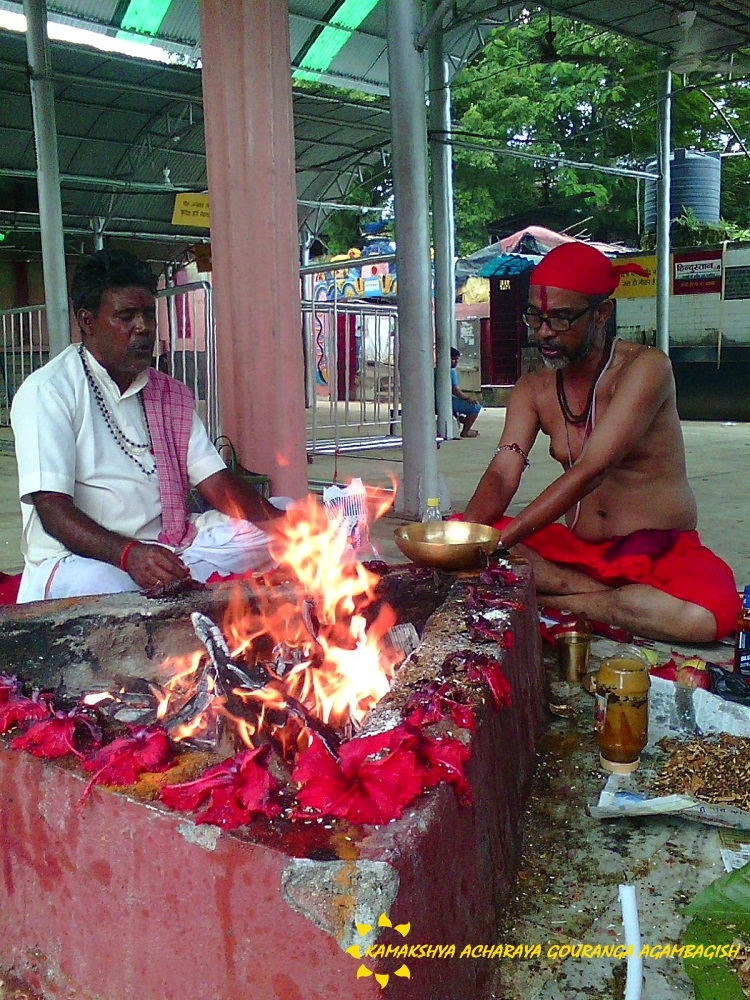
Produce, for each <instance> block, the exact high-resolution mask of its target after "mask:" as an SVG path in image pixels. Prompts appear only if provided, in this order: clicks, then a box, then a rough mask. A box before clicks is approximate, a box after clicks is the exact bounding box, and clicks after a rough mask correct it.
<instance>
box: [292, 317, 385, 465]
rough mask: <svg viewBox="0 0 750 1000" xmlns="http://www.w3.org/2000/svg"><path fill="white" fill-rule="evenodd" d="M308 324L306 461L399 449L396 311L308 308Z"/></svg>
mask: <svg viewBox="0 0 750 1000" xmlns="http://www.w3.org/2000/svg"><path fill="white" fill-rule="evenodd" d="M302 317H303V330H304V336H305V360H306V377H307V384H306V401H307V414H308V417H307V451H308V454H309V455H326V454H338V453H341V452H346V451H359V450H364V449H376V448H392V447H398V446H399V445H400V444H401V405H400V387H399V380H398V349H399V339H398V313H397V309H396V306H395V305H381V304H375V303H368V302H366V301H352V300H350V299H341V298H334V299H333V301H310V300H303V302H302Z"/></svg>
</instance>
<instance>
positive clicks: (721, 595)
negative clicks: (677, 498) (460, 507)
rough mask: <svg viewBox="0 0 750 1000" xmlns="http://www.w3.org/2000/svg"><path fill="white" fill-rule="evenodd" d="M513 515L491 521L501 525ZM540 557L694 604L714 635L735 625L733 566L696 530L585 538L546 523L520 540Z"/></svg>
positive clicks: (720, 636)
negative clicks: (708, 618)
mask: <svg viewBox="0 0 750 1000" xmlns="http://www.w3.org/2000/svg"><path fill="white" fill-rule="evenodd" d="M512 520H513V518H511V517H503V518H501V519H500V520H499V521H498V522H497V523H496V524H495V525H494V527H495V528H498V529H500V530H502V528H504V527H505V526H506V525H508V524H509V523H510V522H511V521H512ZM523 544H524V545H528V547H529V548H530V549H533V550H534V552H537V553H538V554H539V555H540V556H542V557H543V558H544V559H549V560H550V562H555V563H558V564H559V565H561V566H571V567H572V568H573V569H579V570H581V572H583V573H585V574H586V575H587V576H590V577H591V578H592V580H597V581H598V582H599V583H603V584H605V585H606V586H609V587H622V586H625V584H628V583H642V584H645V585H646V586H649V587H655V588H656V590H662V591H664V593H665V594H671V596H672V597H676V598H677V599H678V600H680V601H687V602H688V603H690V604H697V605H699V606H700V607H702V608H705V609H706V610H707V611H710V612H711V614H712V615H713V616H714V618H715V619H716V628H717V635H716V638H717V639H723V638H724V636H727V635H730V634H731V633H732V632H733V631H734V628H735V625H736V624H737V615H738V614H739V613H740V599H739V596H738V594H737V584H736V582H735V579H734V574H733V573H732V570H731V569H730V568H729V566H727V564H726V563H725V562H724V561H723V560H722V559H719V557H718V556H717V555H714V553H713V552H712V551H711V550H710V549H707V548H706V547H705V545H702V544H701V540H700V536H699V535H698V532H697V531H676V530H672V531H658V530H651V529H644V530H642V531H634V532H633V533H632V534H631V535H626V536H624V537H623V538H610V539H608V540H607V541H605V542H585V541H583V540H582V539H581V538H578V537H577V536H576V535H574V534H573V532H572V531H571V530H570V529H569V528H567V527H566V526H565V525H564V524H550V525H548V526H547V527H546V528H542V529H541V530H540V531H536V532H534V534H533V535H529V537H528V538H525V539H524V540H523Z"/></svg>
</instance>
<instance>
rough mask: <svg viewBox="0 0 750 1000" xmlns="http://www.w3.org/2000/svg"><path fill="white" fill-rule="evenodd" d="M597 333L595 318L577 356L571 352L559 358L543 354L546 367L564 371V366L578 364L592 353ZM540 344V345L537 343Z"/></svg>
mask: <svg viewBox="0 0 750 1000" xmlns="http://www.w3.org/2000/svg"><path fill="white" fill-rule="evenodd" d="M595 333H596V323H595V321H594V319H593V318H592V319H591V322H590V323H589V326H588V329H587V330H586V339H585V340H584V342H583V344H582V345H581V349H580V351H579V352H578V354H577V355H576V356H575V357H571V356H570V355H569V354H563V355H561V356H560V357H559V358H545V356H544V355H543V354H542V355H541V358H542V361H543V362H544V367H545V368H551V369H553V370H554V371H562V369H563V368H569V367H570V365H577V364H579V363H580V362H581V361H583V360H584V359H585V358H587V357H588V356H589V354H590V353H591V348H592V347H593V346H594V334H595ZM537 346H538V345H537Z"/></svg>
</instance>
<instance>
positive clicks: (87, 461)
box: [11, 344, 226, 571]
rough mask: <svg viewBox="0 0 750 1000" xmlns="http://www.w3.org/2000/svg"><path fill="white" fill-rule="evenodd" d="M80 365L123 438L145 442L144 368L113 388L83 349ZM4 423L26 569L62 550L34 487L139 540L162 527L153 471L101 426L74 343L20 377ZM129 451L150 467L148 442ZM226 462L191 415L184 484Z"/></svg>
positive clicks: (155, 536) (149, 538)
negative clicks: (11, 441)
mask: <svg viewBox="0 0 750 1000" xmlns="http://www.w3.org/2000/svg"><path fill="white" fill-rule="evenodd" d="M86 363H87V364H88V367H89V371H90V372H91V374H92V376H93V378H94V379H95V380H96V382H97V384H98V386H99V388H100V389H101V391H102V395H103V396H104V400H105V404H106V407H107V410H108V411H109V414H110V420H114V421H116V423H117V425H118V426H119V427H120V429H121V431H122V432H123V434H124V435H125V436H126V437H127V438H129V439H130V441H132V442H137V443H143V444H145V443H146V442H148V441H149V435H148V427H147V424H146V417H145V414H144V412H143V407H142V405H141V400H140V398H139V394H140V392H141V390H142V389H143V387H144V386H145V384H146V382H147V381H148V371H145V372H142V373H141V374H140V375H138V376H137V377H136V378H135V380H134V381H133V382H132V384H131V385H129V386H128V388H127V389H126V390H125V392H123V393H120V390H119V388H118V387H117V384H116V383H115V381H114V380H113V379H112V378H111V377H110V376H109V374H108V373H107V371H106V369H105V368H103V367H102V365H100V364H99V362H98V361H97V360H96V359H95V358H94V357H93V355H92V354H91V353H90V352H89V351H86ZM11 424H12V427H13V433H14V435H15V439H16V459H17V461H18V480H19V492H20V496H21V513H22V515H23V535H22V540H21V551H22V552H23V555H24V559H25V560H26V570H27V571H28V570H30V569H32V568H34V567H36V566H38V565H39V564H40V563H42V562H43V561H44V560H45V559H49V558H51V557H53V556H56V557H58V558H59V557H62V556H64V555H68V554H69V553H68V549H66V548H65V546H64V545H63V544H62V543H61V542H59V541H58V540H57V539H56V538H53V537H52V536H51V535H48V534H47V532H46V531H45V530H44V528H43V527H42V524H41V521H40V519H39V515H38V514H37V512H36V509H35V507H34V505H33V504H32V503H31V501H30V499H29V498H30V495H31V494H33V493H36V492H39V491H48V492H52V493H64V494H66V495H67V496H69V497H72V499H73V502H74V503H75V505H76V507H77V508H78V509H79V510H81V511H83V513H84V514H88V516H89V517H90V518H91V519H92V520H94V521H96V522H97V524H100V525H102V527H104V528H107V529H108V530H110V531H116V532H117V533H118V534H121V535H125V536H126V537H128V538H137V539H139V540H140V541H144V542H155V541H156V540H157V539H158V537H159V533H160V532H161V530H162V523H161V501H160V498H159V480H158V477H157V476H156V475H155V474H154V475H147V474H146V473H145V472H144V471H143V470H142V469H141V468H139V467H138V465H137V464H136V463H135V462H134V461H133V458H132V457H131V456H130V454H126V452H125V451H123V449H122V448H121V447H120V445H119V444H118V443H117V441H116V440H115V437H114V436H113V434H112V432H111V431H110V430H109V428H108V427H107V424H106V422H105V420H104V417H103V416H102V414H101V412H100V410H99V407H98V405H97V402H96V400H95V398H94V395H93V393H92V391H91V387H90V386H89V384H88V381H87V379H86V373H85V372H84V370H83V365H82V364H81V359H80V357H79V356H78V345H77V344H73V345H71V346H70V347H67V348H66V349H65V350H64V351H63V352H62V354H58V355H57V357H55V358H53V359H52V360H51V361H49V362H48V363H47V364H46V365H44V367H42V368H40V369H39V370H38V371H36V372H33V373H32V374H31V375H29V377H28V378H27V379H25V381H24V382H23V383H22V384H21V387H20V388H19V390H18V392H17V393H16V396H15V398H14V400H13V406H12V409H11ZM125 447H126V448H127V447H128V446H127V445H126V446H125ZM128 450H129V451H130V452H131V453H132V454H133V455H135V456H136V457H137V459H138V461H139V462H140V463H141V465H142V466H144V468H146V469H150V468H153V467H154V465H155V462H154V458H153V456H152V455H151V453H150V451H149V450H148V448H143V449H128ZM225 467H226V466H225V465H224V462H223V461H222V458H221V456H220V455H219V453H218V452H217V451H216V449H215V448H214V446H213V445H212V444H211V441H210V440H209V438H208V435H207V434H206V430H205V428H204V426H203V424H202V423H201V421H200V419H199V417H198V415H197V414H196V413H193V424H192V428H191V432H190V443H189V446H188V477H189V479H190V484H191V486H195V485H197V484H198V483H200V482H202V481H203V480H204V479H207V478H208V477H209V476H212V475H213V474H214V473H216V472H219V471H220V470H221V469H224V468H225Z"/></svg>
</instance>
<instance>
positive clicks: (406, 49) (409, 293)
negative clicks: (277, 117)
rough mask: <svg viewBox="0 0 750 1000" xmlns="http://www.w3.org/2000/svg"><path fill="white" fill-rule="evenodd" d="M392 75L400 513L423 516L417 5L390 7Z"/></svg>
mask: <svg viewBox="0 0 750 1000" xmlns="http://www.w3.org/2000/svg"><path fill="white" fill-rule="evenodd" d="M387 13H388V70H389V77H390V95H391V130H392V136H393V137H392V163H393V190H394V197H395V219H394V223H395V230H396V269H397V273H398V325H399V335H400V354H399V377H400V380H401V394H402V417H403V421H402V428H403V440H404V483H403V496H402V503H401V505H400V509H403V511H404V513H406V514H409V515H413V516H417V515H418V514H419V503H420V489H419V487H420V479H421V481H422V497H421V499H422V501H423V502H424V500H425V499H426V498H427V497H428V496H438V495H439V494H438V479H437V448H436V444H435V429H436V422H435V403H434V400H435V388H434V372H433V364H434V361H433V336H432V302H431V283H432V282H431V266H430V227H429V212H428V204H429V200H428V190H427V126H426V113H425V101H424V97H425V94H424V85H425V77H424V65H423V61H422V57H421V55H420V53H419V52H418V51H417V49H416V47H415V44H414V43H415V39H416V36H417V34H418V30H419V26H420V25H419V19H418V14H419V7H418V5H417V3H416V2H415V0H388V7H387Z"/></svg>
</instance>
